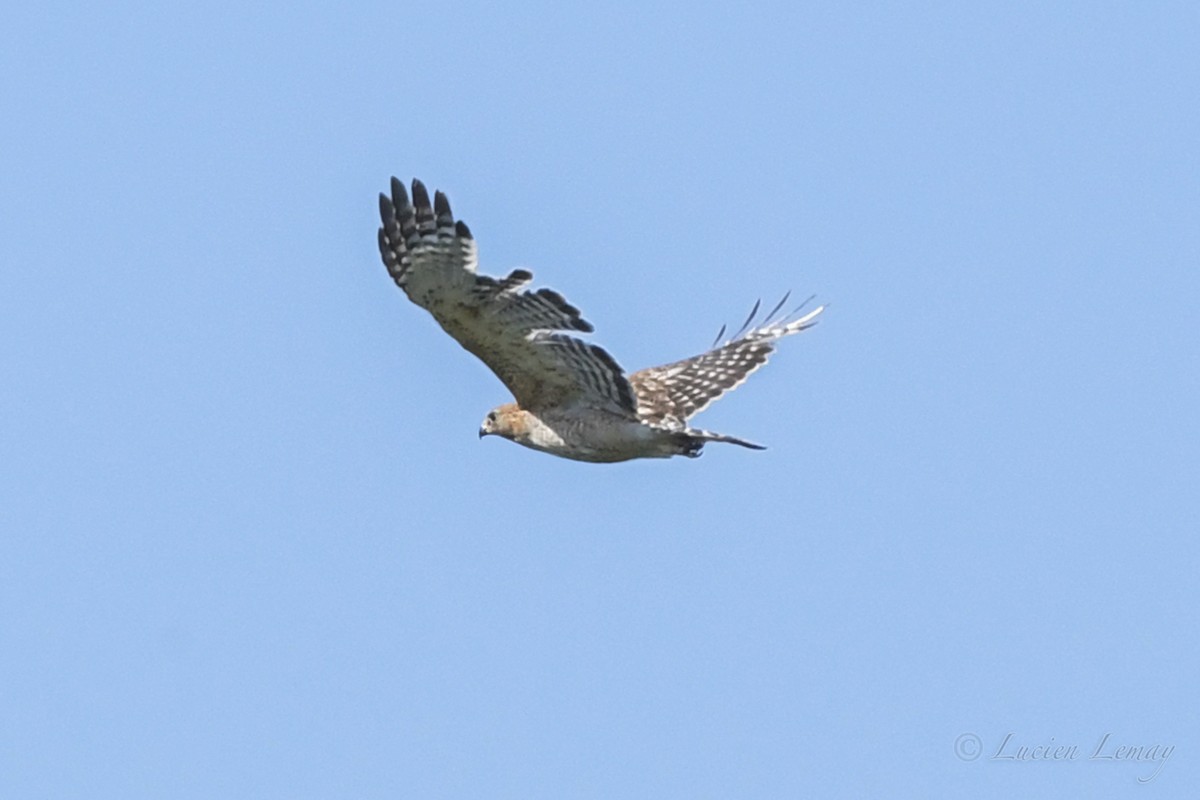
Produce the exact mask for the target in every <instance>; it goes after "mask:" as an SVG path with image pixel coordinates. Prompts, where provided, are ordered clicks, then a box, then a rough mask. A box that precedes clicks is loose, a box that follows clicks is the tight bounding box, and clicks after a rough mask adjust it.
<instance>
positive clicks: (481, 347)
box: [379, 178, 825, 462]
mask: <svg viewBox="0 0 1200 800" xmlns="http://www.w3.org/2000/svg"><path fill="white" fill-rule="evenodd" d="M391 189H392V191H391V196H388V195H386V194H380V195H379V213H380V217H381V219H382V221H383V225H382V227H380V229H379V252H380V254H381V255H382V256H383V263H384V266H386V267H387V271H388V274H389V275H391V277H392V280H393V281H395V282H396V285H397V286H399V287H400V288H401V289H403V290H404V293H405V294H407V295H408V298H409V299H410V300H412V301H413V302H414V303H416V304H417V305H419V306H421V307H422V308H424V309H425V310H427V311H428V312H429V313H430V314H432V315H433V317H434V319H436V320H437V321H438V324H439V325H441V326H442V329H443V330H445V331H446V333H448V334H450V335H451V336H452V337H454V339H455V340H457V341H458V343H459V344H461V345H462V346H463V347H464V348H466V349H467V350H468V351H469V352H471V353H472V354H474V355H475V356H476V357H477V358H479V359H480V360H481V361H483V363H484V364H486V365H487V366H488V368H489V369H491V370H492V372H494V373H496V376H497V377H498V378H500V380H501V381H502V382H503V383H504V385H505V386H506V387H508V390H509V391H510V392H512V395H513V398H514V399H515V401H516V402H512V403H505V404H504V405H501V406H498V407H496V408H494V409H492V410H491V411H489V412H488V415H487V416H486V417H485V418H484V420H483V424H482V425H481V427H480V428H479V436H480V438H483V437H484V436H489V435H494V436H500V437H503V438H505V439H508V440H510V441H513V442H516V443H517V444H520V445H524V446H525V447H530V448H533V449H534V450H541V451H543V452H546V453H550V454H552V455H556V456H561V457H563V458H570V459H575V460H577V461H591V462H614V461H628V460H630V459H634V458H669V457H671V456H677V455H682V456H689V457H691V458H695V457H696V456H699V455H700V452H701V450H702V449H703V448H704V445H705V444H706V443H708V442H727V443H729V444H736V445H741V446H742V447H748V448H751V449H754V450H762V449H764V448H763V446H762V445H758V444H754V443H752V442H748V441H745V440H744V439H739V438H737V437H734V436H727V435H725V434H721V433H713V432H712V431H706V430H701V429H699V428H693V427H691V426H690V425H688V419H689V418H690V417H692V416H693V415H695V414H698V413H700V412H701V411H703V410H704V409H705V408H707V407H708V406H709V404H711V403H712V402H713V401H714V400H716V399H717V398H719V397H720V396H721V395H723V394H725V393H726V392H728V391H731V390H733V389H735V388H737V387H738V386H740V385H741V384H742V383H744V382H745V380H746V378H747V377H749V376H750V374H751V373H753V372H754V371H755V370H757V369H758V368H759V367H761V366H762V365H763V364H765V363H766V361H767V357H768V356H770V354H771V353H772V352H774V350H775V344H776V342H778V341H779V340H780V339H782V338H783V337H785V336H790V335H792V334H794V333H799V332H800V331H803V330H806V329H808V328H810V327H812V326H813V325H815V324H816V321H817V320H816V318H817V315H819V314H820V313H821V312H822V311H824V310H825V306H823V305H822V306H818V307H817V308H814V309H813V310H811V311H809V312H808V313H806V314H804V315H803V316H798V314H799V313H800V311H801V310H802V309H803V308H804V305H805V304H801V306H800V308H797V309H796V310H795V311H792V312H791V313H789V314H784V315H782V316H780V315H779V312H780V310H781V309H782V308H783V307H784V304H785V303H786V302H787V296H786V295H785V296H784V298H783V300H782V301H780V303H779V304H778V305H777V306H776V307H775V309H774V310H773V311H772V312H771V313H769V314H767V315H766V316H765V317H763V318H762V320H761V321H760V322H758V323H757V324H755V322H754V321H755V317H756V316H757V314H758V308H759V304H758V303H755V305H754V310H753V311H751V313H750V316H749V317H748V318H747V319H746V322H745V324H744V325H742V327H741V329H740V330H739V331H738V332H737V333H735V334H733V335H732V336H730V337H729V338H728V339H726V340H725V341H724V342H723V343H722V342H721V337H722V336H723V335H724V333H725V329H724V328H722V329H721V332H720V333H718V334H717V341H715V342H714V343H713V347H712V349H710V350H709V351H708V352H705V353H701V354H700V355H698V356H693V357H692V358H687V359H684V360H683V361H676V362H674V363H673V364H665V365H663V366H661V367H650V368H649V369H643V370H641V371H639V372H635V373H633V374H632V375H626V374H625V371H624V370H622V369H621V366H620V364H618V363H617V362H616V360H614V359H613V357H612V356H610V355H609V354H608V352H607V351H606V350H604V349H603V348H601V347H599V346H597V345H595V344H592V343H591V342H589V341H586V340H584V339H583V338H581V337H580V336H579V334H586V333H591V332H592V330H593V328H592V325H591V323H589V322H587V321H586V320H584V319H583V317H582V316H581V315H580V312H579V309H578V308H576V307H575V306H573V305H571V304H570V303H568V302H567V301H566V300H565V299H564V298H563V296H562V295H561V294H559V293H558V292H555V291H553V290H552V289H544V288H543V289H537V290H531V289H528V288H526V287H527V286H528V285H529V284H530V282H531V281H532V280H533V275H532V273H530V272H529V271H527V270H524V269H515V270H513V271H512V272H510V273H509V274H508V276H507V277H504V278H493V277H490V276H488V275H480V274H479V273H478V272H477V266H478V254H477V250H476V247H475V240H474V238H473V237H472V236H471V231H470V230H469V229H468V228H467V226H466V224H465V223H463V222H461V221H455V219H454V215H453V214H452V213H451V212H450V202H449V201H448V200H447V199H446V196H445V195H444V194H442V193H441V192H436V193H435V194H434V196H433V203H430V202H429V192H428V191H427V190H426V189H425V186H424V184H422V183H421V182H420V181H418V180H414V181H413V182H412V199H411V200H410V199H409V195H408V192H406V191H405V189H404V184H402V183H401V182H400V181H398V180H397V179H396V178H392V186H391ZM810 299H811V298H810ZM805 302H806V303H807V301H805Z"/></svg>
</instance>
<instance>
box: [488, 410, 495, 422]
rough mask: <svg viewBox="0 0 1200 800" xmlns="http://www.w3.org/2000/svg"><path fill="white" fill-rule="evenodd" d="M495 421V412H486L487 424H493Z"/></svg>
mask: <svg viewBox="0 0 1200 800" xmlns="http://www.w3.org/2000/svg"><path fill="white" fill-rule="evenodd" d="M495 421H496V412H495V411H489V412H488V422H495Z"/></svg>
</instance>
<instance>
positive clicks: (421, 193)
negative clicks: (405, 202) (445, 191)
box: [412, 178, 429, 208]
mask: <svg viewBox="0 0 1200 800" xmlns="http://www.w3.org/2000/svg"><path fill="white" fill-rule="evenodd" d="M412 202H413V205H414V206H416V207H417V208H429V190H428V189H426V188H425V184H423V183H421V182H420V181H419V180H417V179H416V178H413V182H412Z"/></svg>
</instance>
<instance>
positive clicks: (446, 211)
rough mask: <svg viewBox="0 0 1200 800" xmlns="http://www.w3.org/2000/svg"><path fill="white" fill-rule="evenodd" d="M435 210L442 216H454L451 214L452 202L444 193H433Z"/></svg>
mask: <svg viewBox="0 0 1200 800" xmlns="http://www.w3.org/2000/svg"><path fill="white" fill-rule="evenodd" d="M433 210H434V212H436V213H437V215H438V216H439V217H440V216H443V215H444V216H447V217H449V216H452V215H451V213H450V201H449V200H448V199H447V198H446V195H445V194H444V193H442V192H434V193H433Z"/></svg>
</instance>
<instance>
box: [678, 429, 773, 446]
mask: <svg viewBox="0 0 1200 800" xmlns="http://www.w3.org/2000/svg"><path fill="white" fill-rule="evenodd" d="M687 434H688V435H689V436H691V437H692V438H693V439H694V440H696V441H697V443H698V444H700V445H701V446H703V445H704V443H705V442H725V443H727V444H736V445H740V446H742V447H748V448H750V449H751V450H766V449H767V447H766V445H762V444H755V443H754V442H747V441H746V440H745V439H739V438H737V437H736V436H729V435H728V434H724V433H713V432H712V431H705V430H700V429H699V428H688V429H687Z"/></svg>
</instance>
